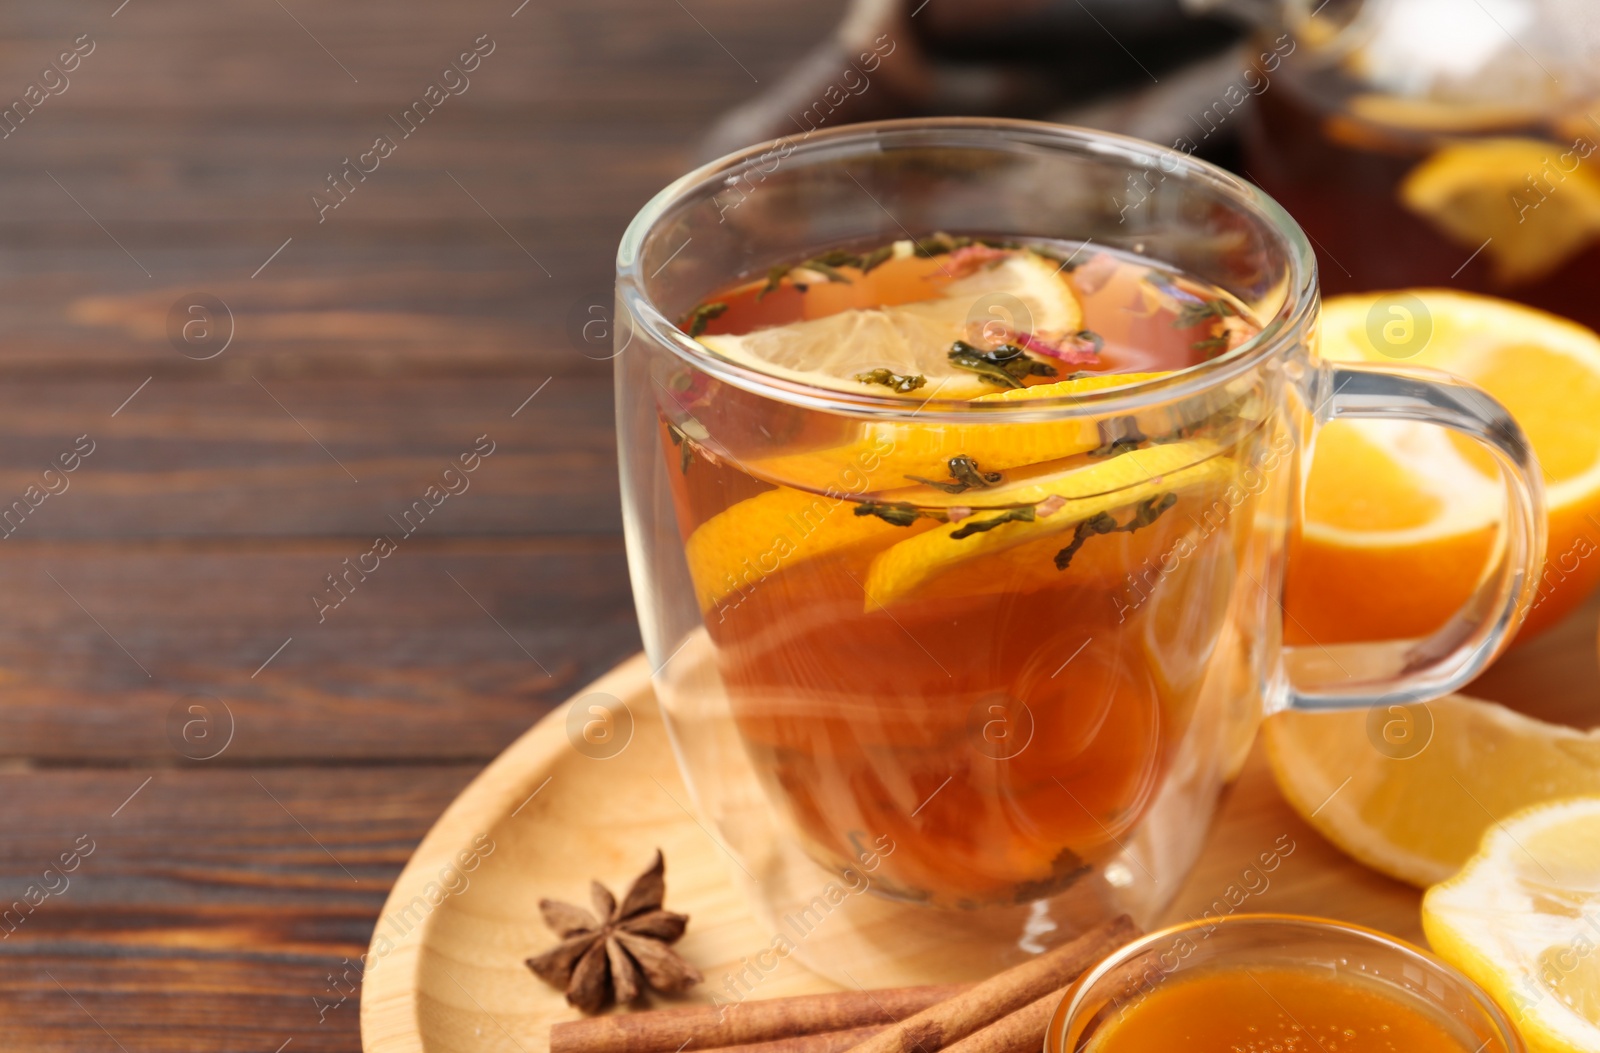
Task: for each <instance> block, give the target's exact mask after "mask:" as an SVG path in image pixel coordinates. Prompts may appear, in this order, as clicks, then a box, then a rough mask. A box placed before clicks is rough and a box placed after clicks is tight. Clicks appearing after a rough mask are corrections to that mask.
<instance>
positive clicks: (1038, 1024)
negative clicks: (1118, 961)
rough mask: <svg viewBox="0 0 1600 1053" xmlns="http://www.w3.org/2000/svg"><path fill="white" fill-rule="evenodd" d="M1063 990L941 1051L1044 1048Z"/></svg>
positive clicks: (998, 1052) (1011, 1052)
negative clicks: (1045, 1034)
mask: <svg viewBox="0 0 1600 1053" xmlns="http://www.w3.org/2000/svg"><path fill="white" fill-rule="evenodd" d="M1066 993H1067V989H1066V987H1062V988H1060V989H1059V990H1055V991H1051V992H1050V993H1049V994H1047V995H1045V996H1044V997H1043V998H1040V999H1037V1000H1035V1001H1032V1002H1029V1003H1028V1004H1027V1005H1025V1006H1023V1007H1022V1008H1021V1009H1018V1010H1017V1011H1016V1012H1015V1013H1012V1014H1011V1015H1010V1016H1003V1017H1001V1018H1000V1019H999V1020H996V1021H995V1022H994V1023H992V1024H990V1025H989V1026H988V1027H984V1028H979V1029H978V1030H976V1031H974V1032H973V1033H972V1034H970V1035H968V1036H967V1037H966V1038H963V1039H961V1040H960V1041H958V1042H952V1043H950V1044H949V1045H948V1046H945V1047H944V1053H1039V1050H1040V1049H1042V1048H1043V1047H1044V1033H1045V1032H1046V1031H1048V1030H1049V1029H1050V1018H1051V1017H1052V1016H1054V1015H1055V1012H1056V1006H1058V1005H1060V1004H1061V998H1062V996H1063V995H1065V994H1066ZM774 1053H778V1051H774ZM796 1053H805V1051H803V1050H799V1051H796Z"/></svg>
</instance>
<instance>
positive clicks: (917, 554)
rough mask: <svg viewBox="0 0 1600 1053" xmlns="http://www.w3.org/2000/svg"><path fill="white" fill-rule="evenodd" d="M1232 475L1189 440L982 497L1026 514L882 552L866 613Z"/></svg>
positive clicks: (934, 533) (990, 512) (954, 527)
mask: <svg viewBox="0 0 1600 1053" xmlns="http://www.w3.org/2000/svg"><path fill="white" fill-rule="evenodd" d="M1235 468H1236V466H1235V464H1234V462H1233V460H1232V459H1231V458H1228V457H1223V456H1220V455H1218V447H1217V446H1216V444H1215V443H1211V442H1207V441H1205V440H1193V441H1189V442H1174V443H1167V444H1164V445H1159V446H1150V447H1146V448H1144V449H1137V450H1130V451H1128V452H1127V453H1123V454H1120V455H1118V456H1116V457H1112V458H1110V459H1109V460H1106V461H1104V462H1102V463H1100V464H1096V465H1092V466H1090V467H1087V468H1079V469H1076V470H1073V471H1069V472H1066V473H1063V474H1062V475H1060V476H1058V477H1056V478H1045V479H1039V480H1034V481H1031V482H1028V483H1025V484H1022V485H1019V486H1016V487H1008V488H1001V489H995V490H990V491H987V492H985V494H984V501H985V504H988V505H997V504H1002V503H1013V502H1014V503H1016V504H1018V505H1023V506H1025V507H1020V508H1017V509H1013V510H1008V511H997V510H996V509H995V508H992V507H991V508H988V509H986V510H984V511H983V512H975V513H973V514H972V515H971V516H970V517H968V518H966V519H963V520H961V521H959V522H955V523H941V524H939V525H938V526H936V527H935V528H934V529H932V530H927V531H924V532H923V533H921V534H918V535H916V536H915V537H910V538H907V539H906V540H904V541H901V542H899V543H897V544H895V545H893V546H891V547H890V548H888V549H885V550H884V551H883V552H882V553H880V554H879V555H878V556H877V557H876V558H875V559H874V560H873V561H872V565H871V567H870V568H868V570H867V580H866V582H865V585H864V588H865V590H866V594H867V595H866V603H865V609H866V610H867V611H869V612H870V611H874V610H877V609H879V608H880V607H887V606H889V605H890V604H892V603H894V602H896V601H897V600H900V599H903V598H905V597H906V596H907V595H909V594H911V593H913V592H914V591H916V590H917V589H918V588H919V587H920V586H921V585H923V584H924V583H925V582H927V581H929V580H930V579H932V578H934V577H936V576H938V575H940V574H942V573H944V572H946V571H949V570H951V569H953V568H956V567H959V566H963V565H968V564H973V563H974V561H976V560H979V559H983V558H985V557H989V556H993V555H995V554H997V553H1001V552H1005V551H1006V550H1008V549H1014V548H1017V547H1019V546H1022V545H1026V544H1029V543H1030V542H1035V541H1039V540H1041V539H1053V541H1052V543H1054V542H1055V541H1062V542H1065V540H1066V538H1065V537H1064V535H1066V534H1067V533H1068V532H1074V533H1075V532H1076V527H1077V526H1078V524H1080V523H1084V522H1086V521H1089V520H1092V519H1094V518H1095V517H1097V516H1099V515H1101V514H1102V513H1108V512H1111V511H1113V510H1116V509H1123V508H1130V507H1132V508H1138V507H1139V506H1140V505H1141V503H1143V502H1150V501H1153V500H1160V499H1161V498H1163V497H1164V496H1166V495H1169V494H1173V493H1176V492H1179V491H1182V490H1186V489H1189V488H1191V487H1194V486H1197V485H1200V484H1202V483H1206V482H1215V481H1219V480H1223V479H1228V478H1231V477H1232V476H1233V473H1234V471H1235ZM1160 510H1164V508H1163V509H1160ZM1150 511H1152V512H1155V511H1157V509H1153V508H1152V509H1150ZM1013 514H1017V515H1016V518H1011V516H1012V515H1013ZM991 524H992V525H991ZM1047 569H1049V568H1048V567H1047Z"/></svg>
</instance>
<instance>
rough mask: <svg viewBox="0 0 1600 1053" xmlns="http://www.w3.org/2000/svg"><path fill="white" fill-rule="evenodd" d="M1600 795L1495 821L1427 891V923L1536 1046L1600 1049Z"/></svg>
mask: <svg viewBox="0 0 1600 1053" xmlns="http://www.w3.org/2000/svg"><path fill="white" fill-rule="evenodd" d="M1597 925H1600V797H1580V798H1576V799H1572V800H1566V801H1559V802H1555V803H1552V804H1546V805H1542V806H1540V807H1537V808H1531V809H1528V810H1527V811H1524V812H1521V813H1519V814H1518V815H1515V816H1512V817H1511V818H1509V819H1506V820H1505V821H1504V822H1502V823H1498V824H1496V825H1495V827H1494V829H1492V830H1491V831H1490V832H1489V833H1488V835H1487V836H1485V837H1484V839H1483V847H1482V849H1481V850H1480V851H1479V852H1478V854H1477V855H1476V856H1474V857H1473V858H1472V860H1471V861H1470V862H1468V863H1467V865H1466V866H1465V867H1464V868H1463V869H1462V871H1461V873H1460V874H1458V875H1457V876H1455V877H1454V878H1452V879H1450V880H1449V881H1446V882H1445V883H1444V884H1442V885H1436V886H1434V887H1433V888H1431V889H1429V890H1428V894H1427V895H1426V896H1424V897H1423V900H1422V928H1423V931H1424V932H1426V933H1427V935H1428V942H1429V943H1430V944H1432V945H1433V949H1434V951H1435V952H1436V953H1437V954H1438V955H1439V956H1440V957H1441V958H1443V959H1445V960H1446V961H1448V962H1449V963H1450V964H1452V965H1454V966H1455V967H1456V968H1458V969H1460V970H1461V971H1462V972H1464V973H1466V974H1467V975H1468V976H1470V977H1472V978H1473V979H1474V980H1476V981H1477V982H1478V983H1479V984H1480V985H1482V986H1483V988H1484V989H1485V990H1487V991H1488V992H1489V993H1490V994H1491V995H1492V996H1494V999H1495V1001H1496V1002H1498V1003H1499V1004H1500V1007H1501V1008H1502V1009H1504V1010H1505V1012H1506V1015H1507V1016H1509V1017H1510V1018H1511V1021H1512V1023H1514V1024H1515V1025H1516V1027H1517V1030H1518V1031H1520V1032H1521V1033H1522V1037H1523V1039H1524V1040H1525V1041H1526V1042H1527V1043H1528V1046H1529V1048H1530V1049H1531V1050H1533V1051H1534V1053H1600V932H1596V926H1597Z"/></svg>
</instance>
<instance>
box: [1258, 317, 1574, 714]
mask: <svg viewBox="0 0 1600 1053" xmlns="http://www.w3.org/2000/svg"><path fill="white" fill-rule="evenodd" d="M1319 351H1320V354H1321V357H1323V358H1325V359H1330V360H1332V361H1336V362H1372V363H1377V364H1380V365H1394V364H1398V365H1405V366H1426V367H1431V368H1434V369H1440V370H1444V371H1445V372H1448V373H1452V374H1454V375H1456V376H1458V377H1460V378H1462V379H1463V380H1466V381H1469V382H1471V383H1473V384H1476V385H1478V386H1479V387H1481V388H1483V389H1484V390H1486V391H1487V392H1488V393H1489V394H1490V395H1493V396H1494V397H1495V398H1496V399H1498V400H1499V401H1500V402H1501V403H1502V404H1503V405H1504V406H1505V407H1506V408H1507V409H1508V410H1510V411H1511V414H1512V416H1513V417H1515V418H1516V421H1517V423H1518V424H1520V425H1521V426H1522V429H1523V431H1524V432H1526V434H1527V436H1528V439H1529V441H1530V442H1531V443H1532V445H1533V450H1534V453H1535V454H1536V455H1537V456H1538V459H1539V464H1540V467H1541V468H1542V469H1543V472H1544V478H1545V487H1546V503H1547V507H1548V511H1549V545H1548V553H1549V557H1548V562H1547V564H1546V569H1545V572H1544V574H1543V576H1542V578H1541V581H1540V587H1539V592H1538V596H1537V597H1536V600H1535V603H1534V605H1533V607H1532V609H1531V611H1530V613H1529V617H1528V621H1527V622H1526V623H1525V624H1524V626H1523V630H1522V635H1521V638H1522V639H1527V638H1528V637H1529V636H1530V635H1531V634H1532V633H1534V632H1537V631H1539V630H1540V629H1542V628H1544V627H1545V626H1548V625H1550V624H1553V623H1554V622H1555V621H1556V620H1557V619H1559V618H1560V617H1561V616H1562V615H1564V614H1565V613H1566V612H1568V611H1570V610H1572V609H1573V608H1574V607H1575V606H1577V604H1578V603H1580V602H1581V601H1582V600H1583V598H1584V596H1585V595H1587V594H1588V593H1589V591H1590V590H1591V589H1592V588H1593V587H1594V585H1595V584H1596V582H1597V581H1600V558H1595V557H1596V555H1597V554H1600V553H1597V552H1596V547H1597V546H1596V544H1595V541H1596V540H1597V539H1600V533H1597V532H1596V530H1595V526H1594V523H1593V522H1591V521H1590V516H1591V515H1593V516H1596V517H1600V337H1597V336H1596V335H1595V334H1594V333H1593V332H1591V331H1590V330H1588V329H1585V328H1584V327H1583V326H1580V325H1576V324H1574V323H1572V322H1569V321H1566V320H1565V319H1561V318H1557V317H1556V316H1554V315H1550V314H1546V313H1544V312H1543V311H1537V310H1534V309H1532V308H1529V307H1523V306H1521V305H1519V304H1513V303H1508V302H1506V301H1504V300H1497V299H1493V298H1491V297H1487V296H1473V295H1469V294H1466V293H1457V292H1449V291H1445V290H1440V289H1412V290H1402V291H1398V292H1387V293H1363V294H1360V295H1356V296H1340V297H1335V298H1334V299H1331V300H1329V301H1328V302H1327V303H1326V305H1325V306H1324V308H1323V314H1322V323H1321V347H1320V349H1319ZM1503 506H1504V496H1503V492H1502V485H1501V483H1500V480H1499V473H1498V471H1497V470H1496V469H1495V468H1494V466H1493V465H1492V464H1491V463H1490V461H1489V458H1488V456H1487V454H1485V453H1484V451H1483V450H1481V449H1479V448H1478V447H1477V444H1475V443H1473V442H1471V441H1470V440H1468V439H1466V438H1464V437H1461V436H1457V435H1454V434H1452V433H1450V432H1447V431H1446V430H1445V429H1443V428H1439V427H1436V426H1433V425H1427V424H1419V423H1413V422H1408V421H1336V422H1334V423H1332V424H1330V425H1328V426H1327V427H1326V428H1324V429H1323V430H1322V431H1321V433H1320V434H1319V435H1318V438H1317V445H1316V448H1315V453H1314V456H1313V459H1312V465H1311V471H1310V473H1309V475H1308V476H1307V481H1306V499H1305V529H1304V533H1303V536H1302V537H1301V538H1300V539H1299V540H1298V541H1297V542H1296V544H1295V546H1294V548H1293V550H1292V551H1291V554H1290V559H1289V579H1288V588H1287V592H1286V597H1285V606H1286V608H1287V610H1288V613H1289V618H1288V619H1287V624H1286V627H1285V632H1286V633H1287V634H1288V635H1289V637H1290V640H1291V642H1294V643H1321V644H1332V643H1346V642H1352V641H1360V640H1382V639H1404V638H1411V637H1419V636H1425V635H1427V634H1428V633H1430V632H1432V631H1433V630H1435V629H1437V628H1438V627H1439V626H1441V625H1443V624H1444V623H1445V622H1446V621H1447V620H1448V619H1449V618H1450V617H1451V615H1453V614H1454V613H1455V611H1456V610H1458V609H1459V608H1460V607H1461V605H1462V604H1464V603H1465V602H1466V601H1467V599H1468V598H1469V596H1470V595H1471V593H1472V591H1473V589H1474V588H1476V586H1477V576H1478V572H1479V569H1480V568H1482V567H1484V566H1486V565H1487V563H1488V560H1489V558H1490V555H1491V553H1492V552H1493V551H1494V546H1495V545H1496V543H1497V541H1496V531H1497V529H1498V523H1499V520H1500V517H1501V516H1502V515H1503ZM1330 719H1331V718H1330Z"/></svg>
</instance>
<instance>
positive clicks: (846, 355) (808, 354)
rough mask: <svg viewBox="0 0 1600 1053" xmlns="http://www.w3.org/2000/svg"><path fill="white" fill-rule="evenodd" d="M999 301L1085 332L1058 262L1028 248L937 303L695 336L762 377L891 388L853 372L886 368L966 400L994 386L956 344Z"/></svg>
mask: <svg viewBox="0 0 1600 1053" xmlns="http://www.w3.org/2000/svg"><path fill="white" fill-rule="evenodd" d="M992 306H1000V307H1003V308H1004V311H1005V313H1008V314H1012V315H1014V316H1016V317H1015V318H1014V321H1015V324H1016V325H1017V326H1018V327H1019V328H1024V327H1025V328H1026V329H1027V331H1028V332H1030V333H1036V334H1052V335H1057V336H1059V335H1066V334H1072V333H1076V332H1077V331H1078V330H1080V329H1082V328H1083V308H1082V306H1081V305H1080V304H1079V303H1078V298H1077V296H1076V295H1075V294H1074V293H1073V291H1072V286H1071V285H1070V284H1069V283H1068V281H1067V278H1066V275H1065V274H1063V273H1062V268H1061V265H1060V264H1059V263H1057V262H1056V261H1054V260H1050V259H1046V258H1045V257H1043V256H1040V255H1038V254H1036V253H1033V252H1029V251H1027V250H1026V249H1023V250H1019V251H1016V252H1013V253H1010V254H1008V255H1007V256H1006V257H1005V258H1004V259H1002V260H1000V261H999V262H998V263H996V264H995V265H994V266H992V267H988V268H985V269H980V270H978V271H975V272H974V273H972V274H969V275H966V276H965V277H961V278H957V279H955V280H954V281H952V282H950V283H949V284H947V285H945V286H944V288H943V290H942V291H941V293H940V295H938V296H937V297H935V298H933V299H928V300H917V301H914V302H912V303H903V304H896V305H893V306H889V307H874V308H852V309H849V310H844V311H839V312H837V313H835V314H830V315H827V316H826V317H823V318H813V319H810V320H808V321H802V322H793V323H790V324H788V325H778V326H771V327H769V328H766V329H756V330H754V331H752V332H749V333H745V334H744V335H742V336H731V335H715V336H713V335H707V336H701V337H699V340H700V342H701V343H702V344H704V345H705V346H706V347H708V348H710V349H711V350H712V351H715V352H716V353H717V354H719V355H721V356H722V357H724V358H727V359H730V360H732V361H734V362H738V363H740V364H742V365H746V366H749V367H750V368H752V369H757V370H760V371H761V372H764V373H769V374H773V375H776V376H780V377H785V378H787V379H790V380H797V381H801V382H803V383H807V384H813V385H816V386H818V387H826V388H833V389H835V390H843V391H859V392H864V393H871V394H878V395H882V394H886V393H891V390H892V389H891V388H888V387H885V386H883V385H881V384H872V383H865V382H862V381H859V380H856V379H855V378H856V377H857V376H859V375H861V374H864V373H870V372H872V371H874V370H878V369H883V370H887V371H888V372H889V373H891V374H894V375H896V376H901V377H921V378H923V380H924V382H925V383H923V384H922V385H919V386H918V387H916V388H915V389H912V390H908V391H906V392H904V394H905V395H906V396H907V397H908V398H915V399H917V400H919V401H920V400H922V399H927V398H932V397H938V398H970V397H973V396H976V395H983V394H985V393H987V392H991V391H994V390H995V386H994V385H993V384H991V383H989V382H987V381H985V380H984V379H983V378H982V377H980V376H979V375H978V374H976V373H972V372H968V371H965V370H962V369H958V368H956V367H955V366H953V365H951V364H950V346H951V344H953V343H954V342H955V341H957V340H965V339H968V333H967V327H968V323H969V322H972V321H979V322H982V321H987V320H988V319H989V318H991V317H992V315H991V314H990V311H989V308H990V307H992Z"/></svg>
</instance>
